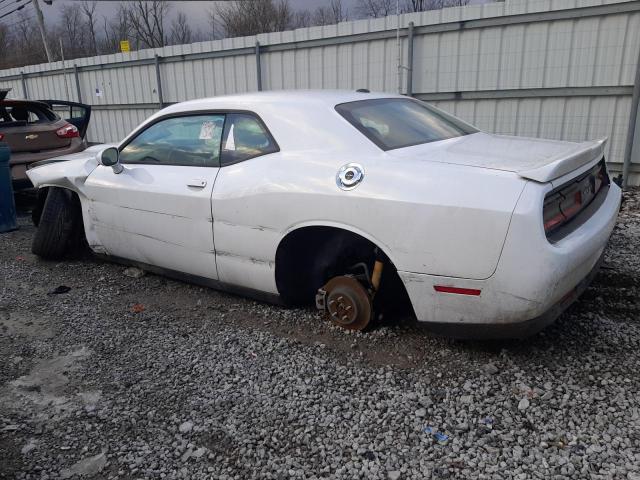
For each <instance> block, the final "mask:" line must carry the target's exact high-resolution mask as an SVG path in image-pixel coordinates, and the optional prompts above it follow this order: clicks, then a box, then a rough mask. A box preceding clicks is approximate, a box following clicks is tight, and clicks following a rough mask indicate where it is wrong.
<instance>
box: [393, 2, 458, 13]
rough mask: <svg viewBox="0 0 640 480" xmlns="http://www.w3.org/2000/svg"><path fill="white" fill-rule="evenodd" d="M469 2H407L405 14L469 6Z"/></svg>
mask: <svg viewBox="0 0 640 480" xmlns="http://www.w3.org/2000/svg"><path fill="white" fill-rule="evenodd" d="M468 3H469V0H406V1H405V8H404V11H405V12H422V11H425V10H438V9H440V8H445V7H460V6H463V5H467V4H468Z"/></svg>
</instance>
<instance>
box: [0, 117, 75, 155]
mask: <svg viewBox="0 0 640 480" xmlns="http://www.w3.org/2000/svg"><path fill="white" fill-rule="evenodd" d="M66 124H67V122H65V121H64V120H58V121H56V122H51V123H29V124H26V125H20V126H10V127H8V128H6V129H3V133H4V135H5V139H4V141H5V142H7V143H8V144H9V147H10V148H11V151H12V152H15V153H22V152H40V151H42V150H52V149H58V148H65V147H68V146H69V145H70V144H71V139H70V138H60V137H59V136H58V135H57V134H56V131H57V130H58V129H60V128H62V127H64V126H65V125H66Z"/></svg>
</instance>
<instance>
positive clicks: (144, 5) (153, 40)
mask: <svg viewBox="0 0 640 480" xmlns="http://www.w3.org/2000/svg"><path fill="white" fill-rule="evenodd" d="M124 8H125V9H126V11H127V13H128V15H129V22H130V25H131V31H132V33H133V35H134V36H135V39H136V41H137V44H138V47H142V48H156V47H164V46H165V44H166V38H165V35H164V26H165V18H166V16H167V13H169V3H168V2H167V0H148V1H147V0H135V1H133V2H129V3H128V5H126V6H125V7H124Z"/></svg>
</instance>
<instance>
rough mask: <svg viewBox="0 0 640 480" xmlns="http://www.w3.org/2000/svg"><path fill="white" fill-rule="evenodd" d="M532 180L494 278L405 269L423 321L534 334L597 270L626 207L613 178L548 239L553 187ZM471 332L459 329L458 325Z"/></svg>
mask: <svg viewBox="0 0 640 480" xmlns="http://www.w3.org/2000/svg"><path fill="white" fill-rule="evenodd" d="M549 188H551V187H550V186H547V187H545V186H543V185H540V184H537V183H533V182H530V183H529V184H527V186H526V187H525V190H524V191H523V195H522V197H521V198H520V201H519V202H518V205H517V206H516V208H515V210H514V214H513V217H512V221H511V225H510V227H509V233H508V234H507V239H506V241H505V245H504V248H503V251H502V255H501V257H500V261H499V262H498V266H497V268H496V271H495V272H494V274H493V275H492V276H491V277H489V278H488V279H486V280H468V279H460V278H450V277H437V276H431V275H420V274H415V273H409V272H398V273H399V275H400V277H401V278H402V280H403V281H404V283H405V286H406V288H407V292H408V294H409V297H410V299H411V302H412V304H413V307H414V311H415V313H416V316H417V318H418V320H420V321H423V322H428V323H430V324H433V326H434V328H435V329H436V330H438V331H440V332H442V333H446V334H449V335H452V336H473V337H474V338H499V337H526V336H528V335H531V334H533V333H535V332H537V331H538V330H540V329H541V328H543V327H544V326H546V325H548V324H549V323H551V322H553V321H554V320H555V319H556V318H557V317H558V316H559V315H560V313H562V311H564V309H566V308H567V307H568V306H569V305H570V304H571V303H572V302H573V301H574V300H575V299H576V298H577V296H578V295H579V294H580V293H582V291H584V289H586V287H587V285H588V283H589V281H590V280H591V279H592V278H593V276H594V275H595V273H596V272H597V267H598V265H599V262H600V261H601V258H602V255H603V252H604V249H605V247H606V244H607V241H608V239H609V236H610V235H611V232H612V231H613V227H614V226H615V222H616V218H617V214H618V210H619V208H620V201H621V191H620V188H619V187H618V186H617V185H615V184H611V185H610V186H609V187H608V188H607V189H606V190H603V191H602V192H601V193H600V194H599V196H598V197H599V198H598V197H597V200H598V202H597V203H596V200H594V202H593V203H592V205H590V207H589V208H587V209H586V210H585V211H584V212H583V213H581V215H582V218H581V219H580V218H576V219H575V220H574V221H576V222H578V224H579V226H578V227H577V228H575V229H574V230H573V231H572V232H571V233H570V234H568V235H566V236H565V237H564V238H562V239H561V240H559V241H557V242H555V243H551V242H549V241H548V240H547V238H546V236H545V233H544V229H543V226H542V222H541V211H542V204H543V199H544V195H545V192H546V191H548V190H549ZM436 285H445V286H446V285H449V286H455V287H459V288H465V289H475V290H480V291H481V293H480V295H477V296H470V295H459V294H451V293H439V292H436V291H435V286H436ZM464 330H466V331H467V332H468V334H465V332H462V334H460V333H456V331H464Z"/></svg>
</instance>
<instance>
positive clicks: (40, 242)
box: [31, 187, 82, 260]
mask: <svg viewBox="0 0 640 480" xmlns="http://www.w3.org/2000/svg"><path fill="white" fill-rule="evenodd" d="M81 227H82V216H81V211H80V206H79V202H78V200H77V198H76V197H75V195H74V193H73V192H71V191H69V190H66V189H64V188H58V187H51V188H49V192H48V194H47V199H46V200H45V202H44V207H43V209H42V215H41V216H40V221H39V222H38V230H37V231H36V235H35V237H34V239H33V244H32V246H31V251H32V252H33V253H34V254H36V255H38V256H39V257H41V258H44V259H48V260H57V259H60V258H62V257H63V256H64V254H65V253H67V252H68V251H69V249H70V248H71V247H72V245H73V243H74V242H73V240H74V237H75V235H74V234H75V233H76V232H77V231H78V230H79V229H80V228H81Z"/></svg>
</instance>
